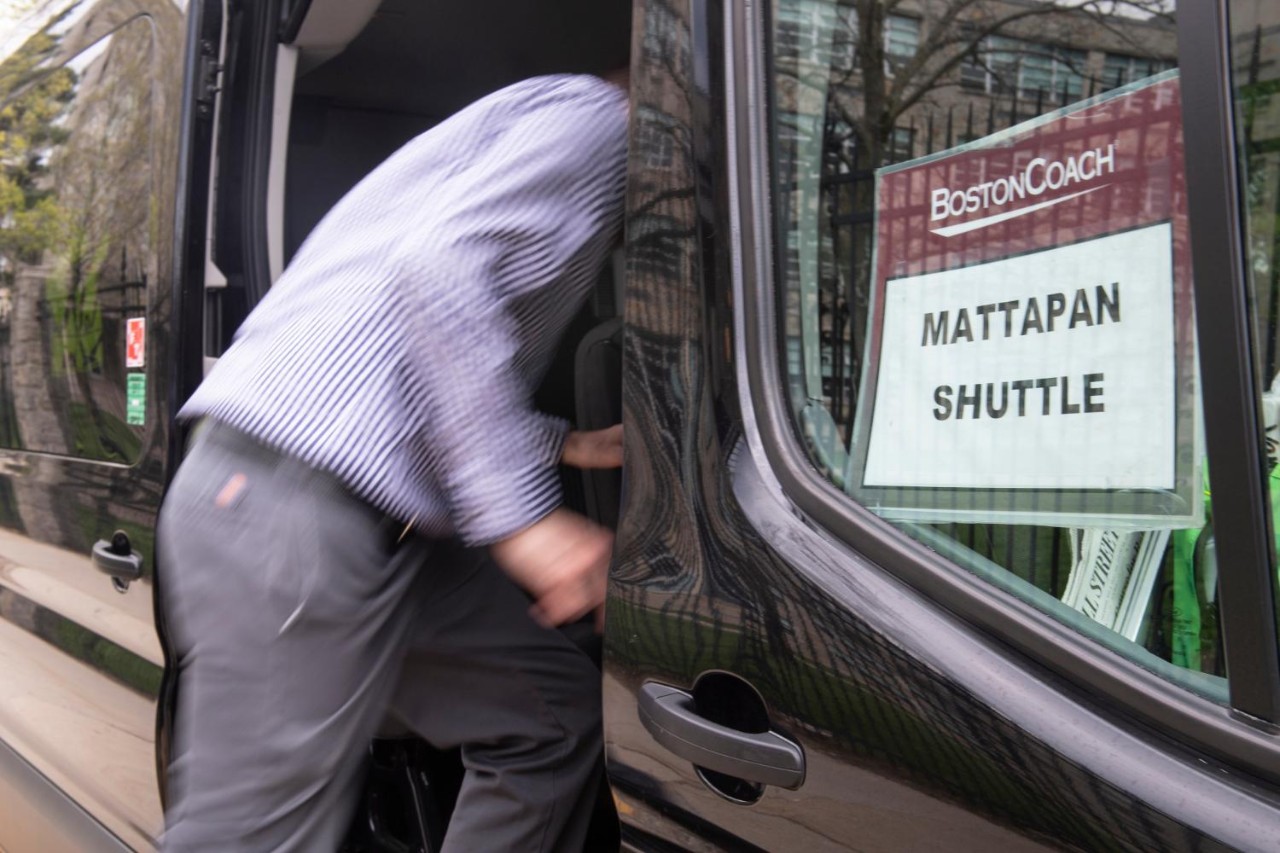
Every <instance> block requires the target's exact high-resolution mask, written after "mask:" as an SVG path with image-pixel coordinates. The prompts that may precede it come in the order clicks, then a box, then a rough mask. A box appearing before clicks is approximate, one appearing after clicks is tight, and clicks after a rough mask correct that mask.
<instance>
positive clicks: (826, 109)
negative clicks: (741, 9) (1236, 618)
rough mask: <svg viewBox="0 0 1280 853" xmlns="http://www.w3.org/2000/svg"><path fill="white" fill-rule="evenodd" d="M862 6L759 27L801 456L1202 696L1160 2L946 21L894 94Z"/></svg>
mask: <svg viewBox="0 0 1280 853" xmlns="http://www.w3.org/2000/svg"><path fill="white" fill-rule="evenodd" d="M863 5H865V6H867V7H868V8H866V9H863V8H862V5H860V6H859V7H858V9H859V10H860V11H861V13H860V14H856V15H851V14H850V11H849V9H848V8H847V7H845V6H844V5H842V4H839V3H837V2H834V0H774V2H773V4H772V7H771V8H772V12H773V21H774V24H773V26H774V28H775V30H774V31H775V32H776V33H777V34H778V35H779V38H776V39H774V40H773V43H772V45H771V48H772V50H771V63H772V65H771V72H770V84H771V85H770V88H771V92H770V95H771V100H772V108H773V121H772V123H771V127H772V129H773V139H772V144H773V151H772V160H773V180H774V186H773V191H774V192H773V197H774V199H775V225H776V246H777V250H776V252H775V259H776V265H777V269H776V277H777V280H778V281H779V282H780V287H779V291H780V292H779V299H780V305H779V312H778V316H779V318H780V325H781V328H780V329H779V330H778V333H779V335H780V340H781V344H782V352H783V353H784V356H785V357H784V364H783V365H781V369H782V370H783V371H784V373H785V379H786V383H785V384H786V388H787V392H788V396H789V398H790V400H789V402H790V410H791V414H792V417H793V421H794V426H795V430H796V433H797V435H798V436H799V438H800V440H801V442H802V444H803V445H804V447H805V448H806V449H807V451H808V455H809V458H810V460H811V461H812V463H813V465H814V466H815V467H816V468H817V469H818V470H819V471H821V472H822V474H823V475H825V477H826V478H827V479H829V480H830V481H831V483H832V484H834V485H835V486H836V487H838V488H839V489H840V490H842V491H843V492H844V493H845V494H846V495H847V496H848V498H849V499H850V500H854V501H857V502H858V503H860V504H862V505H864V506H866V507H867V508H868V509H870V510H871V511H873V512H875V513H876V514H878V515H880V516H881V517H882V518H884V519H887V520H889V521H890V522H892V523H893V524H895V525H896V526H897V527H899V528H900V529H901V530H902V531H904V532H905V533H907V534H908V535H910V536H912V537H915V538H917V539H919V540H921V541H922V542H924V543H925V544H927V545H928V546H929V547H930V548H932V549H934V550H936V551H938V552H940V553H942V554H944V555H946V556H947V557H949V558H950V559H951V560H952V561H954V562H955V563H956V564H957V565H958V566H959V567H962V568H963V569H965V570H968V571H971V572H974V573H976V574H978V575H979V576H981V577H982V578H984V579H986V580H988V581H989V582H991V583H993V584H995V585H997V586H999V587H1002V588H1004V589H1005V590H1007V591H1009V592H1011V593H1013V594H1015V595H1017V596H1019V597H1021V598H1023V599H1025V600H1027V601H1029V602H1031V603H1033V604H1035V605H1037V606H1038V607H1040V608H1041V609H1043V610H1044V611H1046V612H1048V613H1050V614H1052V615H1054V616H1056V617H1058V618H1059V619H1061V620H1062V621H1063V622H1065V623H1067V624H1068V625H1071V626H1073V627H1075V628H1076V629H1078V630H1080V631H1082V632H1084V633H1086V634H1087V635H1089V636H1091V637H1093V638H1095V639H1097V640H1098V641H1099V642H1101V643H1103V644H1105V645H1107V646H1109V647H1111V648H1113V649H1115V650H1118V651H1120V652H1121V653H1123V654H1125V655H1127V656H1129V657H1130V658H1132V659H1134V660H1136V661H1137V662H1139V663H1140V664H1142V665H1144V666H1147V667H1148V668H1150V669H1152V670H1154V671H1156V672H1158V673H1160V674H1162V675H1163V676H1165V677H1167V678H1169V679H1172V680H1175V681H1177V682H1178V683H1180V684H1183V685H1185V686H1187V687H1189V688H1191V689H1194V690H1196V691H1198V692H1200V693H1203V694H1205V695H1208V696H1211V697H1212V698H1214V699H1216V700H1218V701H1225V698H1226V690H1225V686H1226V684H1225V669H1224V664H1223V657H1222V632H1221V630H1220V627H1219V624H1218V606H1217V564H1216V560H1215V548H1214V540H1213V534H1212V507H1211V501H1210V495H1209V494H1208V489H1207V486H1206V485H1205V484H1206V482H1207V479H1206V470H1207V464H1208V463H1207V461H1206V459H1205V458H1204V450H1203V441H1202V438H1201V433H1202V430H1201V426H1200V423H1201V413H1200V392H1199V389H1198V382H1199V377H1198V366H1197V361H1196V343H1195V329H1194V322H1193V319H1194V314H1193V310H1192V297H1193V290H1192V288H1193V282H1192V280H1191V259H1190V247H1189V245H1188V242H1189V226H1188V218H1187V208H1186V192H1185V171H1184V163H1183V140H1182V117H1181V101H1180V87H1179V79H1178V73H1177V70H1176V67H1175V65H1176V57H1177V44H1176V34H1175V27H1174V23H1173V20H1172V18H1171V15H1170V14H1169V12H1171V9H1168V8H1166V7H1171V6H1172V4H1163V5H1161V4H1150V8H1151V10H1152V11H1149V12H1144V11H1142V9H1141V7H1142V6H1143V5H1146V4H1133V7H1134V8H1132V9H1131V10H1130V11H1129V12H1128V13H1126V14H1123V15H1122V14H1115V13H1108V14H1101V13H1096V12H1092V11H1089V10H1087V9H1082V8H1075V9H1068V8H1065V6H1066V4H1062V5H1055V4H1050V3H1045V4H1038V5H1033V6H1028V5H1026V4H1008V6H1007V7H1005V6H999V5H995V6H987V5H984V6H983V7H982V8H983V13H982V14H983V15H984V17H982V19H981V20H979V19H978V18H977V17H976V15H977V14H978V12H977V11H975V10H976V7H972V5H971V4H968V3H963V2H959V0H957V2H955V3H954V4H951V5H952V6H954V8H949V7H948V8H946V9H945V10H944V11H943V12H940V13H939V14H938V15H933V16H929V17H926V18H925V19H922V20H920V21H919V22H918V26H917V28H916V35H915V37H914V42H913V47H912V50H911V54H910V55H909V56H906V55H899V54H900V53H901V52H902V51H904V50H905V48H902V47H899V48H898V50H899V54H895V56H894V63H893V66H892V69H891V71H892V73H891V74H890V73H888V72H886V70H885V68H886V66H885V63H884V62H883V61H874V59H875V54H876V53H877V52H879V51H881V50H882V48H881V46H882V45H884V44H886V35H887V33H886V31H885V30H884V28H885V26H886V22H885V20H884V17H883V16H882V15H878V14H876V12H875V9H874V6H875V4H863ZM942 5H943V6H944V7H947V6H948V4H945V3H944V4H942ZM1072 5H1075V4H1072ZM1001 9H1003V11H1000V10H1001ZM1161 9H1164V11H1163V12H1162V11H1161ZM1002 15H1004V16H1007V17H1004V18H1001V16H1002ZM992 16H994V17H992ZM850 41H853V42H854V43H855V45H856V49H855V50H853V51H848V50H847V49H844V48H843V47H842V46H843V45H847V44H848V43H849V42H850ZM890 43H893V44H902V43H901V42H890ZM868 51H871V52H872V53H868ZM850 55H852V56H854V57H858V58H859V59H858V60H857V65H856V67H854V68H852V69H850V68H848V67H847V61H848V57H849V56H850ZM863 57H867V58H866V59H863Z"/></svg>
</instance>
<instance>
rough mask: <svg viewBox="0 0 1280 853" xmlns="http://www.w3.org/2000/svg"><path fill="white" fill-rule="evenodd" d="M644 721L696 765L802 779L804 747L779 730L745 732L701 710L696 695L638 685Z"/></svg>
mask: <svg viewBox="0 0 1280 853" xmlns="http://www.w3.org/2000/svg"><path fill="white" fill-rule="evenodd" d="M640 722H641V723H643V724H644V727H645V728H646V729H648V730H649V734H651V735H653V739H654V740H656V741H657V742H658V743H660V744H662V745H663V746H664V747H666V748H667V749H669V750H671V751H672V752H674V753H675V754H676V755H678V756H680V757H681V758H684V759H686V760H688V761H691V762H693V764H695V765H696V766H698V767H705V768H706V769H708V770H715V771H717V772H719V773H724V774H726V775H728V776H733V777H735V778H738V779H746V780H747V781H749V782H757V783H759V784H761V785H776V786H777V787H779V788H790V789H791V790H795V789H796V788H799V787H800V786H801V785H803V784H804V774H805V761H804V750H802V749H801V748H800V745H799V744H797V743H795V742H793V741H790V740H788V739H787V738H785V737H783V736H782V735H780V734H778V733H777V732H772V731H770V732H760V733H754V732H741V731H738V730H737V729H731V728H729V727H727V726H722V725H720V724H719V723H713V722H711V721H710V720H708V719H706V718H705V717H702V716H701V715H699V714H698V711H697V707H696V705H695V703H694V700H693V696H692V695H691V694H689V693H686V692H685V691H683V690H679V689H677V688H675V687H668V686H666V685H664V684H654V683H652V682H651V683H649V684H646V685H644V686H643V687H641V688H640Z"/></svg>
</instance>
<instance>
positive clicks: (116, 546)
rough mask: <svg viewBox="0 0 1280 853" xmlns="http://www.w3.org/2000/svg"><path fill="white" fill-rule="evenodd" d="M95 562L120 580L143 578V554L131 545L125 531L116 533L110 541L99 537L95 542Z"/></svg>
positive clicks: (100, 568)
mask: <svg viewBox="0 0 1280 853" xmlns="http://www.w3.org/2000/svg"><path fill="white" fill-rule="evenodd" d="M93 564H94V565H95V566H97V567H98V569H99V570H101V571H103V572H105V573H106V574H109V575H111V577H113V578H116V579H118V580H122V581H126V582H128V581H136V580H140V579H141V578H142V555H141V554H139V553H138V552H137V551H134V550H133V549H132V548H131V547H130V545H129V537H128V536H126V535H124V534H123V533H116V535H115V536H112V537H111V540H110V541H108V540H106V539H99V540H98V541H97V542H94V543H93Z"/></svg>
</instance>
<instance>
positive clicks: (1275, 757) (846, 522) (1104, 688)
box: [726, 2, 1280, 782]
mask: <svg viewBox="0 0 1280 853" xmlns="http://www.w3.org/2000/svg"><path fill="white" fill-rule="evenodd" d="M762 5H763V4H757V3H749V2H743V3H733V4H729V5H728V8H729V15H730V20H729V22H728V24H729V26H730V28H731V33H732V37H731V38H730V39H729V40H728V41H729V43H728V44H727V45H726V52H727V54H728V55H727V57H726V61H727V63H728V64H729V70H728V72H727V73H728V74H731V75H732V79H734V80H735V81H736V82H735V92H736V100H735V103H734V104H733V110H734V112H735V113H736V114H737V116H738V121H737V126H736V128H734V129H733V130H731V133H734V134H736V139H734V138H731V140H730V145H735V146H736V151H735V154H736V159H737V162H738V163H739V168H738V174H736V175H731V176H730V180H732V181H734V182H735V184H736V188H737V193H738V199H739V201H738V207H739V212H740V230H739V233H738V234H737V235H736V236H737V239H738V243H739V246H740V251H741V253H742V276H743V286H744V291H745V294H746V298H744V299H743V300H742V311H743V317H744V321H745V322H744V324H743V328H744V350H745V352H746V353H747V354H748V355H747V359H746V365H745V367H746V373H747V388H746V389H744V391H745V392H747V393H749V394H750V397H751V408H754V410H755V426H756V428H757V429H758V430H759V433H760V438H761V444H762V449H763V452H764V454H765V457H766V459H767V462H768V464H769V471H770V473H771V474H772V475H773V477H776V479H777V481H778V485H779V486H780V487H781V489H782V492H783V495H782V497H784V498H785V500H786V501H787V502H788V503H790V504H792V505H793V506H794V507H795V508H796V510H798V511H799V513H801V515H802V517H807V518H809V519H812V520H813V521H814V522H816V523H817V524H819V525H821V526H822V527H823V528H825V529H826V530H827V531H830V532H831V534H832V535H834V536H836V537H837V538H839V539H841V540H843V541H845V542H847V543H848V544H849V545H850V547H852V548H854V549H855V550H856V551H857V552H858V553H860V554H862V555H863V556H865V557H866V558H867V559H869V560H871V561H872V562H874V563H876V564H878V565H880V566H883V567H884V568H885V569H887V570H888V571H890V572H891V573H892V574H894V575H896V576H897V577H899V578H901V579H902V580H903V581H905V582H907V583H908V584H910V585H911V586H912V587H914V588H915V589H916V590H918V591H919V592H921V593H922V594H924V595H925V596H926V597H927V598H929V599H930V600H932V601H934V602H935V603H937V604H938V605H940V606H942V607H944V608H945V609H947V610H950V611H951V612H952V613H954V614H955V615H957V616H959V617H960V618H962V619H964V620H965V621H967V622H969V623H970V624H973V625H975V626H976V627H978V628H980V629H982V630H984V631H986V632H987V633H988V634H990V635H991V636H994V637H996V638H997V639H999V640H1001V641H1003V642H1006V643H1007V644H1009V645H1010V646H1011V647H1013V648H1015V649H1017V650H1019V651H1021V652H1022V653H1024V654H1026V655H1027V656H1029V657H1030V658H1032V659H1033V660H1035V661H1036V662H1037V663H1040V664H1042V665H1043V666H1045V667H1047V668H1048V669H1050V670H1052V671H1053V672H1056V673H1058V674H1060V675H1062V676H1064V677H1065V678H1067V679H1068V680H1069V681H1071V682H1073V683H1075V684H1077V685H1080V686H1082V687H1083V688H1085V689H1086V690H1088V691H1089V692H1090V694H1091V695H1092V696H1093V697H1094V698H1095V699H1096V700H1097V701H1098V702H1100V703H1102V704H1103V705H1104V706H1105V707H1107V708H1109V709H1112V710H1114V711H1116V712H1118V713H1121V714H1123V715H1127V716H1129V717H1131V718H1133V719H1136V720H1139V721H1141V722H1144V723H1146V724H1148V725H1151V726H1153V727H1155V729H1156V731H1158V732H1160V733H1162V734H1165V735H1171V736H1174V737H1177V738H1178V739H1179V740H1180V741H1181V742H1182V743H1184V744H1185V745H1186V746H1189V747H1192V748H1195V749H1198V750H1200V751H1202V752H1204V753H1206V754H1208V755H1210V756H1213V757H1214V758H1216V759H1219V760H1222V761H1225V762H1227V763H1229V764H1232V765H1234V766H1235V767H1237V768H1240V769H1241V770H1244V771H1246V772H1248V773H1252V774H1254V775H1256V776H1258V777H1261V778H1263V779H1267V780H1270V781H1271V782H1280V744H1277V741H1276V739H1275V737H1274V736H1273V735H1272V731H1273V730H1272V727H1270V726H1267V725H1265V724H1262V723H1261V721H1257V724H1256V725H1253V724H1248V723H1242V722H1241V720H1240V719H1238V717H1237V716H1236V715H1235V714H1234V713H1233V712H1232V711H1231V709H1229V708H1226V707H1223V706H1221V705H1218V704H1215V703H1214V702H1211V701H1209V700H1207V699H1204V698H1201V697H1199V696H1197V695H1195V694H1193V693H1191V692H1189V691H1187V690H1184V689H1181V688H1178V687H1176V686H1174V685H1172V684H1170V683H1169V682H1167V681H1165V680H1163V679H1161V678H1160V677H1159V676H1157V675H1155V674H1154V673H1152V672H1149V671H1147V670H1145V669H1143V668H1142V667H1140V666H1138V665H1137V664H1136V663H1134V662H1132V661H1129V660H1127V659H1125V658H1123V657H1121V656H1120V655H1118V654H1115V653H1113V652H1111V651H1109V650H1107V649H1105V648H1103V647H1101V646H1099V645H1097V644H1096V643H1094V642H1093V641H1091V640H1089V639H1088V638H1086V637H1084V636H1083V635H1081V634H1078V633H1076V632H1074V631H1071V630H1070V629H1069V628H1067V627H1066V626H1065V625H1063V624H1062V623H1060V622H1058V621H1057V620H1055V619H1053V618H1052V617H1051V616H1049V615H1048V614H1046V613H1044V612H1042V611H1040V610H1038V609H1037V608H1035V607H1034V606H1032V605H1030V604H1028V603H1026V602H1023V601H1021V600H1019V599H1016V598H1014V597H1013V596H1011V595H1008V594H1006V593H1004V592H1002V591H1000V590H998V589H996V588H994V587H992V586H990V585H989V584H987V583H986V582H984V581H983V580H981V579H980V578H978V577H977V576H975V575H971V574H969V573H967V572H964V571H960V570H957V568H956V567H955V566H954V565H953V564H951V563H950V562H948V561H947V560H946V559H945V558H943V557H941V556H940V555H939V554H937V553H935V552H933V551H931V550H929V549H928V548H925V547H924V546H923V545H921V544H919V543H918V542H915V541H914V540H911V539H909V538H908V537H906V536H904V535H903V534H902V533H901V532H900V531H898V530H897V529H895V528H893V527H892V526H891V525H889V524H888V523H887V522H885V521H883V520H881V519H879V518H877V517H876V516H874V515H873V514H872V513H871V512H869V511H868V510H866V509H864V508H862V507H860V506H858V505H856V504H854V503H853V502H852V501H850V500H849V499H848V498H847V497H846V496H845V495H844V494H843V493H841V492H839V491H838V490H837V489H836V488H835V487H834V486H832V485H831V484H830V483H828V482H827V481H826V480H824V479H823V478H822V477H821V475H820V474H819V473H818V472H817V470H816V469H814V468H813V466H812V465H811V464H810V462H809V460H808V458H807V456H806V455H805V453H804V451H803V450H802V448H801V446H800V445H799V443H798V441H797V439H796V437H795V434H794V431H793V427H792V424H791V422H790V419H789V417H788V412H787V408H786V406H785V403H784V400H785V397H784V394H785V388H784V387H783V384H782V380H781V375H782V374H781V372H780V371H778V370H776V369H775V367H776V365H778V364H779V363H780V362H779V355H780V354H779V347H778V345H777V341H776V337H775V333H774V329H775V328H776V325H775V319H776V308H775V302H774V292H773V287H772V275H773V261H772V257H771V253H772V248H771V236H772V220H771V214H770V211H771V208H772V206H771V201H770V195H771V194H770V189H769V183H768V174H769V167H768V151H769V147H768V146H769V142H768V136H767V135H766V124H765V120H764V119H765V115H764V113H765V110H764V105H765V104H766V103H767V92H766V87H765V80H766V78H765V71H764V69H765V64H764V63H765V50H764V40H763V21H762V14H763V13H762V11H761V7H762ZM1249 722H1254V721H1249Z"/></svg>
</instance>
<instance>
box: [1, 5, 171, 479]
mask: <svg viewBox="0 0 1280 853" xmlns="http://www.w3.org/2000/svg"><path fill="white" fill-rule="evenodd" d="M67 14H71V13H70V12H69V13H67ZM60 23H61V22H55V23H54V24H51V25H50V26H49V27H47V28H46V29H44V30H42V31H41V32H39V33H36V34H35V35H33V36H32V37H31V38H30V39H28V40H27V41H26V42H25V43H24V44H23V45H22V46H21V47H20V48H18V49H17V50H16V51H15V52H14V53H12V54H10V55H9V56H8V57H7V58H5V59H4V61H3V63H0V446H3V447H6V448H11V449H16V450H26V451H37V452H42V453H53V454H59V455H64V456H78V457H83V458H88V459H96V460H103V461H111V462H120V463H129V462H133V461H135V460H136V459H137V458H138V455H139V452H140V448H141V439H142V435H143V431H144V429H145V425H146V399H147V374H146V366H147V365H146V349H147V348H146V314H147V294H148V283H149V282H150V281H151V280H153V279H154V269H153V260H154V257H153V253H154V247H153V246H152V232H153V229H154V227H155V222H154V211H153V204H152V193H151V189H152V92H151V80H152V69H151V62H152V60H153V50H152V41H153V38H152V30H151V26H150V24H149V21H148V20H147V19H145V18H141V19H136V20H134V21H133V22H132V23H129V24H127V25H125V26H124V27H122V28H121V29H118V30H116V31H115V32H114V33H113V34H112V35H110V36H108V37H106V38H104V39H101V40H100V41H98V42H96V43H94V44H93V45H91V46H89V47H87V49H84V50H81V51H79V52H78V53H76V55H74V56H72V57H70V58H69V59H66V60H60V59H59V57H61V56H65V54H66V53H67V52H69V50H70V49H71V46H69V45H64V44H63V43H62V40H63V38H64V36H65V32H66V30H65V28H63V27H60V26H59V24H60ZM50 66H52V67H50Z"/></svg>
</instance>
